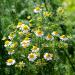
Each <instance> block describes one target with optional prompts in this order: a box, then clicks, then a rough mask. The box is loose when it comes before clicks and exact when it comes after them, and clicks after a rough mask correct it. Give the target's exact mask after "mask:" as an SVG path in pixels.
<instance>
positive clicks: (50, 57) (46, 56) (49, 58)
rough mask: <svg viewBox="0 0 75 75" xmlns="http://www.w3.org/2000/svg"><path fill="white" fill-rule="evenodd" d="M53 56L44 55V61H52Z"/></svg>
mask: <svg viewBox="0 0 75 75" xmlns="http://www.w3.org/2000/svg"><path fill="white" fill-rule="evenodd" d="M52 57H53V54H51V53H45V54H44V59H46V60H47V61H49V60H52Z"/></svg>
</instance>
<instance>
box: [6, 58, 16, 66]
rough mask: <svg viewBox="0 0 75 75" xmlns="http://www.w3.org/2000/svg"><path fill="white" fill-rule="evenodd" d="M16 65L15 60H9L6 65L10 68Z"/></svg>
mask: <svg viewBox="0 0 75 75" xmlns="http://www.w3.org/2000/svg"><path fill="white" fill-rule="evenodd" d="M15 63H16V61H15V60H14V59H8V60H7V61H6V64H7V65H8V66H10V65H14V64H15Z"/></svg>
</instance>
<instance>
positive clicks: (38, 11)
mask: <svg viewBox="0 0 75 75" xmlns="http://www.w3.org/2000/svg"><path fill="white" fill-rule="evenodd" d="M41 10H42V9H41V8H40V7H38V6H37V7H35V9H34V13H40V12H41Z"/></svg>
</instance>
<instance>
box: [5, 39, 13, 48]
mask: <svg viewBox="0 0 75 75" xmlns="http://www.w3.org/2000/svg"><path fill="white" fill-rule="evenodd" d="M11 44H12V42H11V41H8V40H7V41H5V45H4V46H5V47H7V46H10V45H11Z"/></svg>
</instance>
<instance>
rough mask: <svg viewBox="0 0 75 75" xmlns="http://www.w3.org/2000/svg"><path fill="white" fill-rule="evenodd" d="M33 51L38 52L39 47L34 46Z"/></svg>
mask: <svg viewBox="0 0 75 75" xmlns="http://www.w3.org/2000/svg"><path fill="white" fill-rule="evenodd" d="M31 50H32V52H38V51H39V48H38V47H37V46H33V48H32V49H31Z"/></svg>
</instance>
